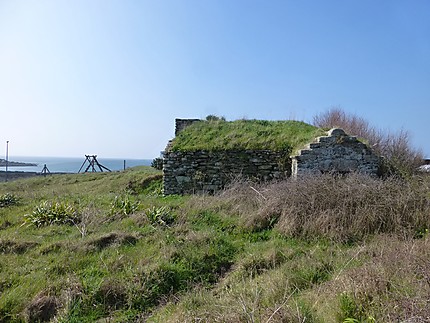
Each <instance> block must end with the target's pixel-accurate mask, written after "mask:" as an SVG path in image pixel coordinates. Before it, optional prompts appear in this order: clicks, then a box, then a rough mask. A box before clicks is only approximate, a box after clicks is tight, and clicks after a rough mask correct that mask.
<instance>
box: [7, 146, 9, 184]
mask: <svg viewBox="0 0 430 323" xmlns="http://www.w3.org/2000/svg"><path fill="white" fill-rule="evenodd" d="M8 162H9V140H8V141H6V182H7V164H8Z"/></svg>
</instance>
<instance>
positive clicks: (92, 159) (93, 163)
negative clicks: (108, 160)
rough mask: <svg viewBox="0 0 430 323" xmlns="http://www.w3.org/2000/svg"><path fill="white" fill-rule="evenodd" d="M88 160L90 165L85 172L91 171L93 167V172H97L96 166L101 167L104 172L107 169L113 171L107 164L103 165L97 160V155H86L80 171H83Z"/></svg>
mask: <svg viewBox="0 0 430 323" xmlns="http://www.w3.org/2000/svg"><path fill="white" fill-rule="evenodd" d="M87 161H88V164H89V165H88V166H87V168H85V171H84V173H87V172H88V171H89V169H91V172H93V173H94V172H97V169H96V166H97V167H98V168H99V169H100V171H101V172H103V169H104V170H107V171H108V172H111V170H110V169H109V168H107V167H105V166H103V165H102V164H100V163H99V162H98V160H97V155H85V160H84V162H83V164H82V166H81V168H79V171H78V173H80V172H81V170H82V168H83V167H84V165H85V163H86V162H87Z"/></svg>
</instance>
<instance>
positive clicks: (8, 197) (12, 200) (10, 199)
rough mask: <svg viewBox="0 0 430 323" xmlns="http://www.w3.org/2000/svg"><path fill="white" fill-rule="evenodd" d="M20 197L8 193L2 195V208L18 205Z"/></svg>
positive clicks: (0, 197)
mask: <svg viewBox="0 0 430 323" xmlns="http://www.w3.org/2000/svg"><path fill="white" fill-rule="evenodd" d="M18 200H19V199H18V197H17V196H16V195H14V194H10V193H6V194H3V195H0V207H7V206H11V205H16V204H18Z"/></svg>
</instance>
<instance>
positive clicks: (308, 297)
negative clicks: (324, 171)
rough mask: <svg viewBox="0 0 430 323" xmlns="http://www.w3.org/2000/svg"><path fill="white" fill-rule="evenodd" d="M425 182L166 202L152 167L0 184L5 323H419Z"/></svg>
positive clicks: (327, 182)
mask: <svg viewBox="0 0 430 323" xmlns="http://www.w3.org/2000/svg"><path fill="white" fill-rule="evenodd" d="M429 189H430V178H429V177H427V176H425V175H414V176H412V177H409V178H407V179H405V178H403V179H400V178H397V177H396V178H395V177H392V178H388V179H386V180H380V179H375V178H370V177H366V176H359V175H351V176H348V177H346V178H335V177H332V176H330V175H321V176H318V177H309V178H302V179H298V180H296V181H292V180H291V181H290V180H286V181H283V182H280V183H267V184H258V183H252V182H247V181H243V182H242V181H237V182H235V183H233V184H232V185H231V186H230V187H228V188H226V189H225V190H224V191H222V192H220V193H219V194H217V195H212V196H208V195H200V196H169V197H163V196H162V195H161V173H160V172H159V171H157V170H155V169H153V168H150V167H136V168H130V169H127V170H126V171H121V172H112V173H87V174H66V175H53V176H47V177H35V178H30V179H23V180H17V181H14V182H9V183H1V184H0V322H37V321H39V322H48V321H53V322H94V321H98V322H194V321H199V322H402V321H407V320H408V319H411V318H414V320H415V321H417V322H421V321H422V322H424V321H427V320H428V319H429V317H430V311H429V307H428V295H429V294H430V285H429V284H428V281H429V277H430V266H429V262H428V261H427V260H428V259H429V257H430V248H429V247H430V239H429V237H428V228H429V226H430V219H429V216H428V215H429V214H430V212H429V211H430V196H429V192H430V191H429Z"/></svg>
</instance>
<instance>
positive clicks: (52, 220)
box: [24, 201, 80, 227]
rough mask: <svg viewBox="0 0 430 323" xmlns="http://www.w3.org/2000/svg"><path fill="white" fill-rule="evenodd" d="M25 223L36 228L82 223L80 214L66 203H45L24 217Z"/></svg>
mask: <svg viewBox="0 0 430 323" xmlns="http://www.w3.org/2000/svg"><path fill="white" fill-rule="evenodd" d="M24 218H25V222H26V223H28V224H30V225H35V226H36V227H41V226H44V225H53V224H71V225H73V224H76V223H78V222H79V221H80V215H79V212H78V211H77V210H76V209H75V207H74V206H72V205H70V204H68V203H66V202H49V201H44V202H42V203H40V205H38V206H36V208H35V210H34V211H33V212H32V213H30V214H25V215H24Z"/></svg>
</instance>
